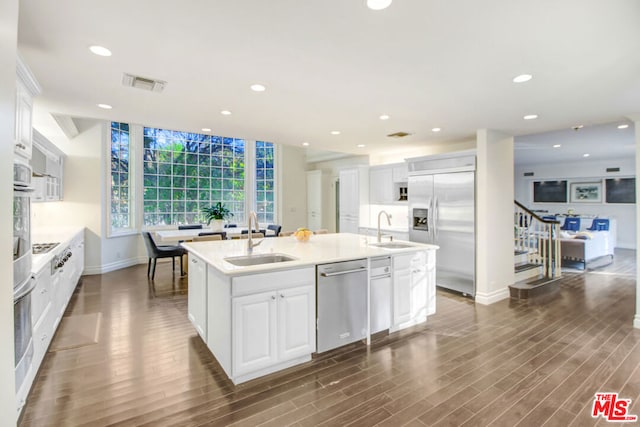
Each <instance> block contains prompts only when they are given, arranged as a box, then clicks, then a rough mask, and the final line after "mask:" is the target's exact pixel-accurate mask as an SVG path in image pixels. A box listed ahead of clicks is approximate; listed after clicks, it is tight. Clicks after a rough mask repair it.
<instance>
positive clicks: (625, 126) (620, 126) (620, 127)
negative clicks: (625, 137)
mask: <svg viewBox="0 0 640 427" xmlns="http://www.w3.org/2000/svg"><path fill="white" fill-rule="evenodd" d="M628 127H629V125H619V126H618V129H626V128H628Z"/></svg>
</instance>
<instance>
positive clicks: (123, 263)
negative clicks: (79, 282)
mask: <svg viewBox="0 0 640 427" xmlns="http://www.w3.org/2000/svg"><path fill="white" fill-rule="evenodd" d="M148 260H149V258H147V257H138V258H128V259H121V260H118V261H115V262H110V263H108V264H103V265H95V266H87V267H85V268H84V271H83V272H82V274H83V275H85V276H90V275H93V274H104V273H109V272H111V271H116V270H120V269H122V268H127V267H131V266H132V265H138V264H146V263H147V262H148Z"/></svg>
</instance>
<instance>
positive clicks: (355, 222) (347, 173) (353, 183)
mask: <svg viewBox="0 0 640 427" xmlns="http://www.w3.org/2000/svg"><path fill="white" fill-rule="evenodd" d="M339 200H340V207H339V211H340V230H339V231H340V232H341V233H354V234H357V233H358V227H359V225H360V223H363V222H367V221H368V211H367V210H366V209H364V208H363V205H366V204H368V203H369V172H368V168H366V167H357V168H351V169H343V170H341V171H340V198H339Z"/></svg>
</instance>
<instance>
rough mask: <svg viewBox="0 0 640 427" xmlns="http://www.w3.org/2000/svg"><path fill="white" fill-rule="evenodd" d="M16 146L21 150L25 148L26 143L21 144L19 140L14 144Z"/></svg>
mask: <svg viewBox="0 0 640 427" xmlns="http://www.w3.org/2000/svg"><path fill="white" fill-rule="evenodd" d="M16 147H18V148H21V149H23V150H24V149H25V148H27V146H26V145H24V144H23V143H21V142H19V143H17V144H16Z"/></svg>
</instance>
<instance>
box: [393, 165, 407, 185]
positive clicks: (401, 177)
mask: <svg viewBox="0 0 640 427" xmlns="http://www.w3.org/2000/svg"><path fill="white" fill-rule="evenodd" d="M407 181H409V167H408V165H407V164H406V163H401V164H399V165H395V166H394V167H393V182H407Z"/></svg>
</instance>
